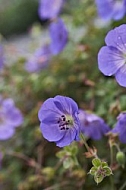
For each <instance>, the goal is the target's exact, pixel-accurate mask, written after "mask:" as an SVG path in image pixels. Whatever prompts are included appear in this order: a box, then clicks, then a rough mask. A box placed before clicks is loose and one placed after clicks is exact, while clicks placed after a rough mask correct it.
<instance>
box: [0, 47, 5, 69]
mask: <svg viewBox="0 0 126 190" xmlns="http://www.w3.org/2000/svg"><path fill="white" fill-rule="evenodd" d="M3 66H4V57H3V46H2V45H0V69H2V68H3Z"/></svg>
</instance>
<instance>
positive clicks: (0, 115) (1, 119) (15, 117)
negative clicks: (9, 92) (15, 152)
mask: <svg viewBox="0 0 126 190" xmlns="http://www.w3.org/2000/svg"><path fill="white" fill-rule="evenodd" d="M22 122H23V117H22V114H21V112H20V110H19V109H18V108H16V107H15V105H14V101H13V100H12V99H10V98H8V99H4V100H3V99H2V98H0V140H7V139H9V138H11V137H12V136H13V135H14V133H15V127H18V126H19V125H21V124H22Z"/></svg>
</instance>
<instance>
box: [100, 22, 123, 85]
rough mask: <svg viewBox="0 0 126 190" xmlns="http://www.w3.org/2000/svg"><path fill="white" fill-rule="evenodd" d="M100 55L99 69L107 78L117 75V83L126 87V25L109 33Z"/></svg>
mask: <svg viewBox="0 0 126 190" xmlns="http://www.w3.org/2000/svg"><path fill="white" fill-rule="evenodd" d="M105 42H106V45H107V46H103V47H102V48H101V49H100V51H99V53H98V67H99V69H100V71H101V72H102V73H103V74H104V75H106V76H112V75H115V78H116V81H117V82H118V83H119V84H120V85H121V86H123V87H126V24H123V25H121V26H119V27H116V28H115V29H113V30H111V31H110V32H108V34H107V36H106V38H105Z"/></svg>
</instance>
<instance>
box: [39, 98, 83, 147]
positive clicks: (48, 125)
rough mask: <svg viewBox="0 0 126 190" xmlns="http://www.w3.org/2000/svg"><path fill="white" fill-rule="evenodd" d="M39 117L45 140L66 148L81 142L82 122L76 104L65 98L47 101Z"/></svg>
mask: <svg viewBox="0 0 126 190" xmlns="http://www.w3.org/2000/svg"><path fill="white" fill-rule="evenodd" d="M38 117H39V120H40V122H41V123H40V129H41V131H42V134H43V136H44V138H45V139H47V140H48V141H50V142H55V143H56V145H57V146H59V147H64V146H67V145H69V144H70V143H72V142H73V141H74V140H75V141H76V140H79V132H80V121H79V118H78V106H77V104H76V102H75V101H74V100H73V99H71V98H69V97H65V96H59V95H58V96H55V97H54V98H49V99H47V100H46V101H45V102H44V103H43V104H42V106H41V108H40V110H39V112H38Z"/></svg>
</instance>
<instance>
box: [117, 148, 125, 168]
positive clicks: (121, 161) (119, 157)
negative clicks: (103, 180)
mask: <svg viewBox="0 0 126 190" xmlns="http://www.w3.org/2000/svg"><path fill="white" fill-rule="evenodd" d="M116 160H117V162H118V163H119V164H120V165H121V166H122V167H124V165H125V161H126V159H125V154H124V153H123V152H121V151H119V152H118V153H117V154H116Z"/></svg>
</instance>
